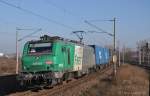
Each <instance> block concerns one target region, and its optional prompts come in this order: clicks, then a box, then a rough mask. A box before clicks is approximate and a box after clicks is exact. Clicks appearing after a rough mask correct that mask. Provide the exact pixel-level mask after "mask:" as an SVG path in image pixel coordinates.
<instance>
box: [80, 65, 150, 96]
mask: <svg viewBox="0 0 150 96" xmlns="http://www.w3.org/2000/svg"><path fill="white" fill-rule="evenodd" d="M80 96H149V73H148V72H147V71H146V70H145V69H142V68H140V67H137V66H133V65H129V64H125V65H122V66H121V67H120V68H119V70H118V73H117V77H116V80H113V79H109V78H105V79H103V80H102V79H99V84H97V85H94V86H92V87H91V88H90V89H89V90H87V91H85V92H83V93H82V94H81V95H80Z"/></svg>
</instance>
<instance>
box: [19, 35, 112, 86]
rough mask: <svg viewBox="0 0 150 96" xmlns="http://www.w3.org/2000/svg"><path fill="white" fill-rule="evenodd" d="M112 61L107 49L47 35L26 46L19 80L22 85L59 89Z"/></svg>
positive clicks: (29, 42)
mask: <svg viewBox="0 0 150 96" xmlns="http://www.w3.org/2000/svg"><path fill="white" fill-rule="evenodd" d="M109 61H110V51H109V49H107V48H103V47H99V46H97V45H84V44H82V43H80V42H77V41H73V40H66V39H64V38H61V37H57V36H54V37H50V36H48V35H44V36H42V37H40V40H36V41H28V42H27V43H26V44H25V45H24V49H23V55H22V58H21V63H22V64H21V65H22V67H21V72H20V73H19V76H18V80H19V81H20V83H21V85H27V84H42V83H44V84H45V83H46V84H50V85H55V84H57V83H61V82H62V81H64V80H69V79H70V78H78V77H80V76H83V75H84V74H88V73H90V72H92V71H95V70H97V69H101V68H103V67H105V66H107V65H108V64H109Z"/></svg>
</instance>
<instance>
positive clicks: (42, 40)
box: [29, 35, 84, 45]
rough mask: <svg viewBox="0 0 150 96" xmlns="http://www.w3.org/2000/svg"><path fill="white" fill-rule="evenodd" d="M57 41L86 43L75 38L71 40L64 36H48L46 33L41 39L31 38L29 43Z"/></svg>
mask: <svg viewBox="0 0 150 96" xmlns="http://www.w3.org/2000/svg"><path fill="white" fill-rule="evenodd" d="M55 41H63V42H66V43H69V42H70V43H75V44H81V45H84V44H83V43H81V42H79V41H75V40H69V39H64V38H62V37H59V36H53V37H51V36H48V35H44V36H41V37H40V40H31V41H29V43H44V42H55Z"/></svg>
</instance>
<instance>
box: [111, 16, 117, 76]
mask: <svg viewBox="0 0 150 96" xmlns="http://www.w3.org/2000/svg"><path fill="white" fill-rule="evenodd" d="M112 21H113V31H114V34H113V43H114V52H113V63H114V64H113V71H114V76H116V74H117V56H116V18H114V19H113V20H112Z"/></svg>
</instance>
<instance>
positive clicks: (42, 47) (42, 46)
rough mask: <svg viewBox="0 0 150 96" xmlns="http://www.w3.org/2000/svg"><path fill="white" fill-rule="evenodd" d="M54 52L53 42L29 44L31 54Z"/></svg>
mask: <svg viewBox="0 0 150 96" xmlns="http://www.w3.org/2000/svg"><path fill="white" fill-rule="evenodd" d="M51 52H52V44H51V43H31V44H29V51H28V53H29V54H36V53H42V54H43V53H51Z"/></svg>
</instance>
